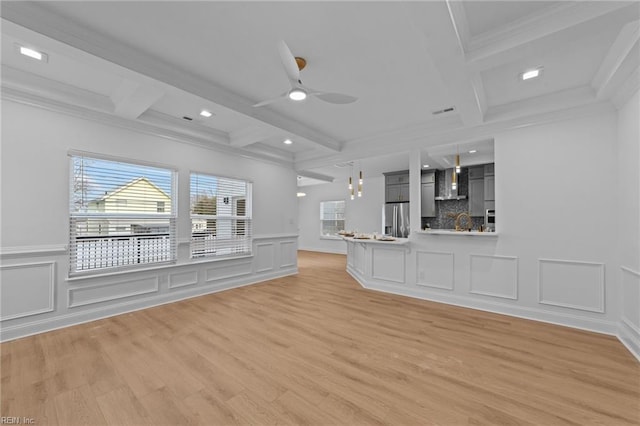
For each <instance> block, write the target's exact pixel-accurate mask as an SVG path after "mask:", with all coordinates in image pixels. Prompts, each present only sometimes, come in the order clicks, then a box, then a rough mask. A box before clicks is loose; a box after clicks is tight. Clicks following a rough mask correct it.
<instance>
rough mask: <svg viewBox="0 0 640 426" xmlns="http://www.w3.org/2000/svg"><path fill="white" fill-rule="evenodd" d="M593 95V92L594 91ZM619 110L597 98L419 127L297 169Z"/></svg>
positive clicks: (299, 163) (348, 147)
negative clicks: (469, 123)
mask: <svg viewBox="0 0 640 426" xmlns="http://www.w3.org/2000/svg"><path fill="white" fill-rule="evenodd" d="M592 99H593V95H592ZM613 112H615V108H614V106H613V105H612V104H611V103H610V102H606V101H597V100H593V101H592V102H591V103H588V104H582V105H578V106H573V107H555V108H552V109H549V110H547V111H544V112H543V111H539V112H538V113H535V114H532V115H527V116H521V117H511V118H508V119H505V120H501V121H493V122H487V123H484V124H481V125H479V126H474V127H458V128H449V129H445V128H441V129H438V130H435V129H434V130H433V131H432V132H430V133H426V132H425V133H422V134H418V133H419V130H417V129H418V128H416V129H412V130H411V131H410V132H408V134H407V135H406V137H403V136H402V135H400V134H399V133H397V134H396V135H395V139H392V140H393V144H389V139H386V146H385V145H383V144H381V141H380V140H371V142H367V141H366V140H364V139H362V140H359V141H358V143H347V144H346V145H345V149H344V150H343V152H342V153H341V154H342V155H340V156H338V155H331V156H328V157H323V158H321V159H309V160H305V161H296V163H295V168H296V170H309V169H314V168H317V167H325V166H329V165H332V164H335V163H338V162H343V161H346V160H349V159H361V160H362V159H366V158H373V157H378V156H382V155H388V154H392V153H398V152H409V151H411V150H414V149H420V150H428V149H429V148H430V147H435V146H440V145H448V144H464V143H468V142H477V141H479V140H483V139H492V138H494V137H495V136H496V135H497V134H500V133H504V132H508V131H512V130H516V129H519V128H523V127H530V126H538V125H545V124H551V123H555V122H560V121H565V120H571V119H575V118H580V117H585V116H590V115H598V114H600V115H602V114H608V113H613Z"/></svg>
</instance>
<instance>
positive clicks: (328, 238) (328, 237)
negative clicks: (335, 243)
mask: <svg viewBox="0 0 640 426" xmlns="http://www.w3.org/2000/svg"><path fill="white" fill-rule="evenodd" d="M336 202H342V203H343V205H344V216H345V217H344V219H343V221H344V224H345V226H346V224H347V217H346V216H347V201H346V200H345V199H344V198H343V199H332V200H321V201H320V205H319V208H320V212H319V214H320V218H319V220H318V222H319V226H320V239H321V240H340V239H341V238H340V236H339V235H338V234H336V235H325V234H323V233H322V231H323V229H324V228H323V227H322V222H323V219H322V213H323V209H322V206H323V203H336ZM335 220H339V219H335Z"/></svg>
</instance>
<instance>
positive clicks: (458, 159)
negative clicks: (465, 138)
mask: <svg viewBox="0 0 640 426" xmlns="http://www.w3.org/2000/svg"><path fill="white" fill-rule="evenodd" d="M456 174H460V148H458V146H457V145H456Z"/></svg>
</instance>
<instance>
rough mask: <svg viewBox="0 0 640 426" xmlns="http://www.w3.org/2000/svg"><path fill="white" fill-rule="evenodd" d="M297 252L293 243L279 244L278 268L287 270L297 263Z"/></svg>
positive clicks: (284, 242)
mask: <svg viewBox="0 0 640 426" xmlns="http://www.w3.org/2000/svg"><path fill="white" fill-rule="evenodd" d="M297 259H298V250H297V248H296V242H295V241H281V242H280V267H281V268H289V267H291V266H296V264H297V262H298V260H297Z"/></svg>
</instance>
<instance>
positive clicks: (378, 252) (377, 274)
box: [371, 247, 406, 284]
mask: <svg viewBox="0 0 640 426" xmlns="http://www.w3.org/2000/svg"><path fill="white" fill-rule="evenodd" d="M371 250H372V261H371V277H372V278H374V279H376V280H383V281H392V282H394V283H401V284H404V283H405V281H406V279H405V252H404V250H393V249H385V248H381V247H372V248H371Z"/></svg>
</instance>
